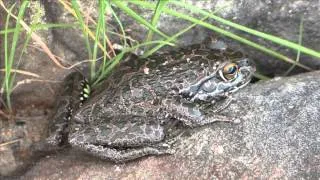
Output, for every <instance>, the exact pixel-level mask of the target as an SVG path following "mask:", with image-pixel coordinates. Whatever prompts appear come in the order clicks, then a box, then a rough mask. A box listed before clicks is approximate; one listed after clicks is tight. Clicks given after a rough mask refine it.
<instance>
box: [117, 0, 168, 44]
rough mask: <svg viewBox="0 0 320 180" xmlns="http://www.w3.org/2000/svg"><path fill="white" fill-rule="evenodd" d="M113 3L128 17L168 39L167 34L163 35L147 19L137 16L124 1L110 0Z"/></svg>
mask: <svg viewBox="0 0 320 180" xmlns="http://www.w3.org/2000/svg"><path fill="white" fill-rule="evenodd" d="M111 1H112V3H113V4H115V5H116V6H117V7H118V8H120V9H121V10H123V11H124V12H125V13H127V14H128V15H129V16H130V17H132V18H133V19H135V20H136V21H137V22H139V23H140V24H142V25H144V26H146V27H147V28H149V29H151V30H152V31H154V32H156V33H158V34H159V35H161V36H162V37H164V38H166V39H168V38H169V36H167V35H165V34H164V33H163V32H161V31H159V30H158V29H157V28H155V27H154V26H152V24H150V23H149V22H148V21H146V20H145V19H144V18H142V17H141V16H139V15H138V14H137V13H136V12H135V11H133V10H132V9H130V8H129V7H128V6H127V5H126V4H125V2H124V1H119V0H111ZM129 2H130V3H131V2H135V1H129Z"/></svg>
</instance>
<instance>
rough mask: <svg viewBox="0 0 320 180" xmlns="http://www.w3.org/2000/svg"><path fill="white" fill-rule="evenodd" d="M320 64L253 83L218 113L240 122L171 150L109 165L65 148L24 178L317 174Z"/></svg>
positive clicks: (211, 128)
mask: <svg viewBox="0 0 320 180" xmlns="http://www.w3.org/2000/svg"><path fill="white" fill-rule="evenodd" d="M319 76H320V71H317V72H312V73H306V74H300V75H296V76H292V77H288V78H276V79H273V80H270V81H266V82H259V83H256V84H252V85H250V86H248V87H246V88H244V89H242V90H241V91H239V92H238V93H235V94H234V96H233V97H234V99H235V100H234V102H233V103H232V104H231V105H230V106H229V107H228V108H227V109H225V110H224V111H223V112H221V114H224V115H226V116H228V117H229V118H232V119H234V120H236V121H239V120H240V123H236V124H235V123H223V122H221V123H214V124H211V125H208V126H205V127H201V128H195V129H191V130H186V131H185V133H184V134H183V135H182V136H181V137H180V138H179V140H178V141H177V142H176V143H175V146H174V149H175V150H176V153H175V154H174V155H167V156H158V157H155V156H150V157H146V158H142V159H140V160H137V161H132V162H128V163H124V164H112V163H110V162H107V161H103V160H99V159H97V158H94V157H92V156H90V155H86V154H84V153H82V152H78V151H76V150H70V149H66V150H65V151H64V152H60V153H58V154H56V155H53V156H49V157H47V158H45V159H42V160H41V161H40V162H38V163H37V164H35V166H34V167H33V168H32V169H31V170H30V171H28V172H27V173H26V174H25V175H24V176H22V177H20V178H21V179H65V178H68V179H94V178H98V177H99V178H102V179H104V178H108V179H120V178H126V179H177V178H179V179H184V178H189V179H212V178H217V179H244V178H246V179H247V178H249V179H253V178H257V179H275V178H276V179H319V178H320V166H319V164H320V132H319V129H320V124H319V120H320V114H319V112H320V101H319V100H320V80H319V78H318V77H319Z"/></svg>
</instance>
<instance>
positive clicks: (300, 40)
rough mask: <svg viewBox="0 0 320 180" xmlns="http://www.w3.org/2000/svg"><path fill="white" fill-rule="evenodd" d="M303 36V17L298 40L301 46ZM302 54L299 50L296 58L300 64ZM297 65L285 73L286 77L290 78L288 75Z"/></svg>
mask: <svg viewBox="0 0 320 180" xmlns="http://www.w3.org/2000/svg"><path fill="white" fill-rule="evenodd" d="M302 36H303V16H302V17H301V21H300V25H299V40H298V43H299V45H301V44H302ZM300 54H301V51H300V50H298V52H297V57H296V61H297V62H299V59H300ZM295 66H296V65H294V64H293V65H292V66H291V67H290V68H289V69H288V70H287V71H286V72H285V73H284V75H285V76H288V74H289V73H290V72H291V71H292V70H293V69H294V67H295Z"/></svg>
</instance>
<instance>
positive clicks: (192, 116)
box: [164, 99, 234, 127]
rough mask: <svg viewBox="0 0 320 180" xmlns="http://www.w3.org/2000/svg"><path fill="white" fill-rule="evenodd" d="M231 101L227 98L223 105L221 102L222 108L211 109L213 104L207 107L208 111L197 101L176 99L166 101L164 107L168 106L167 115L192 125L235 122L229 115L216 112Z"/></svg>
mask: <svg viewBox="0 0 320 180" xmlns="http://www.w3.org/2000/svg"><path fill="white" fill-rule="evenodd" d="M230 103H231V100H229V99H226V101H225V102H224V104H223V105H221V104H220V105H221V107H222V108H218V109H211V110H210V108H212V106H208V107H207V108H206V112H204V111H203V107H202V106H198V105H197V104H195V103H190V102H183V103H180V102H179V103H178V102H175V101H165V102H164V107H166V108H165V110H164V113H165V114H166V116H167V117H168V116H169V117H170V116H171V117H172V118H175V119H177V120H180V121H182V122H183V123H184V124H185V125H187V126H190V127H197V126H202V125H206V124H210V123H213V122H222V121H224V122H233V121H234V120H233V119H230V118H229V117H226V116H223V115H218V114H216V112H217V111H221V110H223V109H224V108H225V107H227V106H228V105H229V104H230Z"/></svg>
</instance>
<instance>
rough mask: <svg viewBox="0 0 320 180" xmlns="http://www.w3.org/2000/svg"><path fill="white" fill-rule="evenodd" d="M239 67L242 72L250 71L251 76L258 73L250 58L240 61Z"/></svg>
mask: <svg viewBox="0 0 320 180" xmlns="http://www.w3.org/2000/svg"><path fill="white" fill-rule="evenodd" d="M238 66H239V67H240V71H241V70H242V72H243V71H248V73H249V74H253V73H254V72H255V71H256V66H255V64H254V63H253V61H252V60H250V59H248V58H245V59H241V60H240V61H238Z"/></svg>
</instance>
